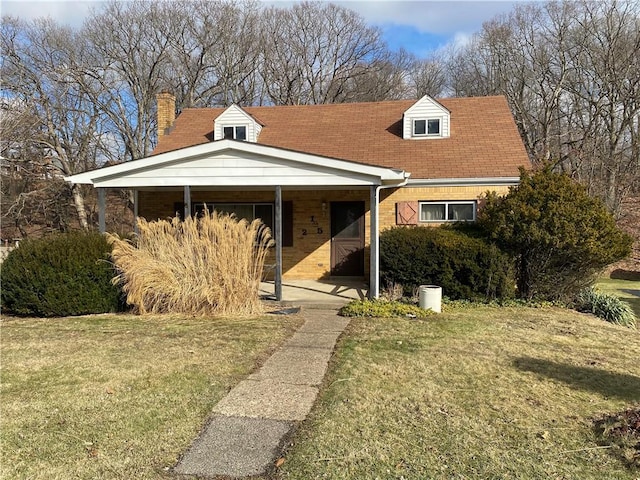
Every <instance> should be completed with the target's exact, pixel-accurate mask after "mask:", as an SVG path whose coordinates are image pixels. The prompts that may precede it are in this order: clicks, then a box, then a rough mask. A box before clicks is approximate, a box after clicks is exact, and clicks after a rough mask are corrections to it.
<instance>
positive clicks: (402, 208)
mask: <svg viewBox="0 0 640 480" xmlns="http://www.w3.org/2000/svg"><path fill="white" fill-rule="evenodd" d="M417 224H418V202H417V201H410V202H398V203H396V225H417Z"/></svg>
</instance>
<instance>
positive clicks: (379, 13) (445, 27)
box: [338, 0, 528, 36]
mask: <svg viewBox="0 0 640 480" xmlns="http://www.w3.org/2000/svg"><path fill="white" fill-rule="evenodd" d="M520 1H528V0H520ZM517 2H518V0H507V1H495V0H494V1H486V0H465V1H432V0H431V1H426V0H423V1H389V0H387V1H375V0H374V1H372V0H361V1H346V2H338V4H339V5H342V6H344V7H346V8H350V9H352V10H355V11H357V12H358V13H360V14H361V15H362V16H363V17H364V18H365V19H366V20H367V21H368V22H370V23H372V24H374V25H385V24H390V23H392V24H399V25H409V26H413V27H416V28H417V29H418V30H420V31H422V32H428V33H433V34H438V35H451V36H453V35H454V34H455V33H456V32H475V31H477V30H479V29H480V28H481V27H482V23H483V22H485V21H487V20H489V19H491V18H493V17H494V16H496V15H499V14H503V13H507V12H509V11H511V10H512V9H513V7H514V5H515V4H516V3H517Z"/></svg>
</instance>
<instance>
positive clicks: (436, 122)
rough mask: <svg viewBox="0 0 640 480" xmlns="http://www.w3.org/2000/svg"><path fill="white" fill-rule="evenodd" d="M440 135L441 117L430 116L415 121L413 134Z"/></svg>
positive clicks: (417, 135)
mask: <svg viewBox="0 0 640 480" xmlns="http://www.w3.org/2000/svg"><path fill="white" fill-rule="evenodd" d="M425 135H430V136H439V135H440V119H439V118H428V119H420V120H414V121H413V136H414V137H420V136H425Z"/></svg>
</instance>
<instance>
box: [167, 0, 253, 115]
mask: <svg viewBox="0 0 640 480" xmlns="http://www.w3.org/2000/svg"><path fill="white" fill-rule="evenodd" d="M165 8H167V9H169V10H170V11H171V21H172V25H173V26H172V28H171V30H172V31H173V32H174V34H173V36H172V38H171V40H170V49H169V58H170V63H171V66H172V69H173V72H172V73H173V75H172V77H171V78H170V79H167V81H168V82H171V85H170V88H171V90H172V91H174V92H175V93H176V97H177V103H178V105H180V106H182V107H184V108H187V107H196V106H211V105H230V104H232V103H237V104H241V105H252V104H255V103H259V102H260V101H261V88H260V76H259V73H258V65H259V61H260V60H259V58H260V52H261V48H260V38H259V34H260V28H259V27H260V24H259V22H260V6H259V4H258V2H257V1H255V0H244V1H242V2H231V1H228V0H226V1H225V0H216V1H207V0H195V1H181V2H173V3H170V4H166V5H165Z"/></svg>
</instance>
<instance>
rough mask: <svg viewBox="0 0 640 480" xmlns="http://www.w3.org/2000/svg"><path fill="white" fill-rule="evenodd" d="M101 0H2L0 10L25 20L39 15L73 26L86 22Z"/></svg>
mask: <svg viewBox="0 0 640 480" xmlns="http://www.w3.org/2000/svg"><path fill="white" fill-rule="evenodd" d="M101 3H103V2H101V1H99V0H95V1H67V0H39V1H14V0H2V1H1V2H0V12H2V15H11V16H14V17H19V18H22V19H24V20H33V19H35V18H39V17H50V18H51V19H53V20H55V21H57V22H59V23H61V24H65V25H69V26H71V27H79V26H81V25H82V22H84V20H85V18H86V17H87V15H88V14H89V12H90V10H91V9H92V8H99V7H100V5H101Z"/></svg>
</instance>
